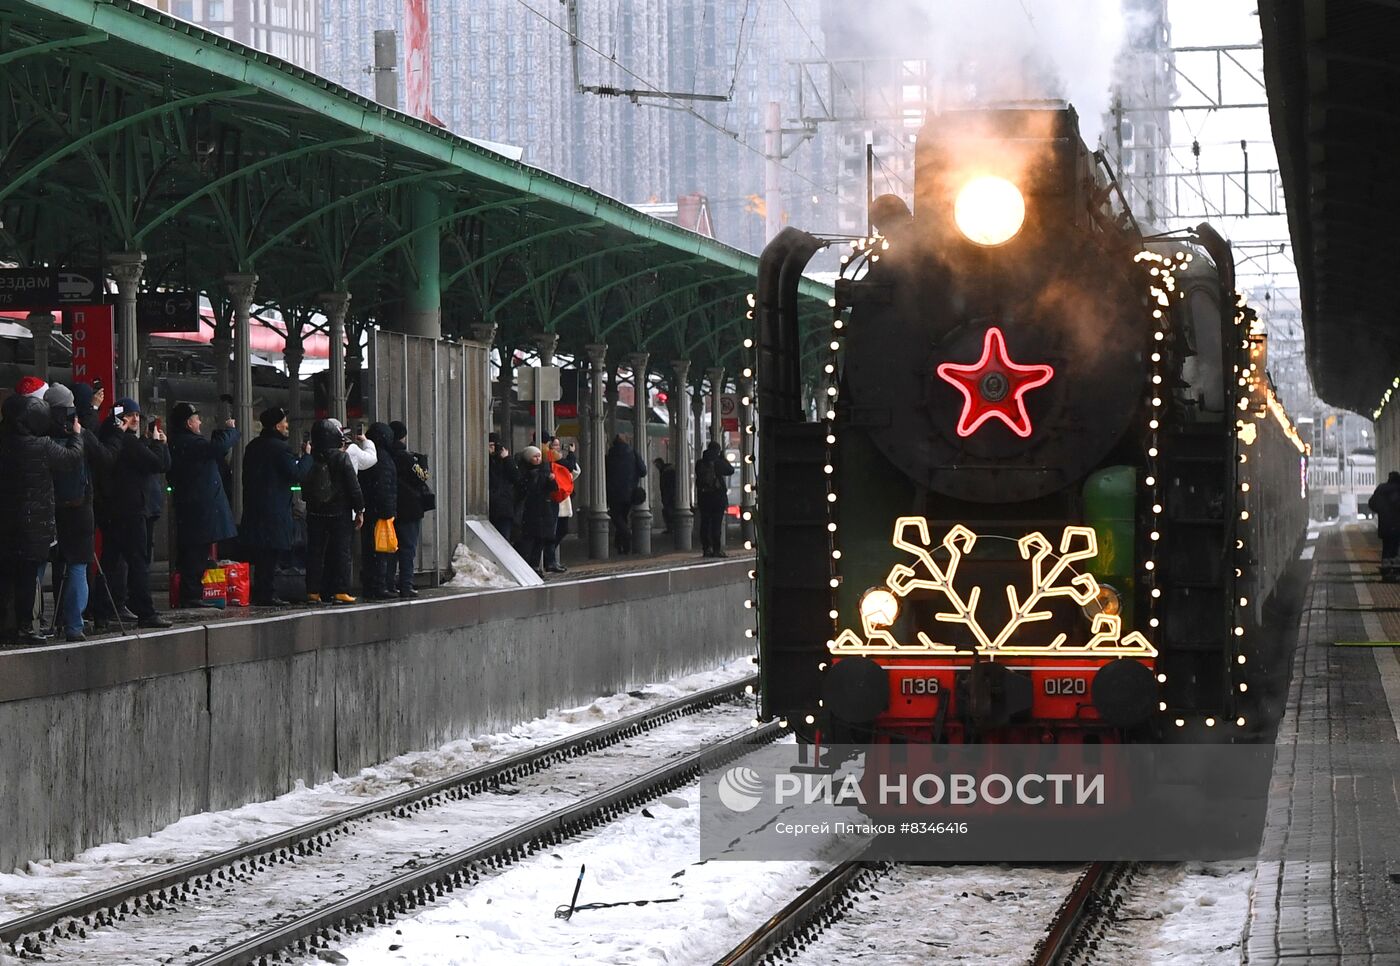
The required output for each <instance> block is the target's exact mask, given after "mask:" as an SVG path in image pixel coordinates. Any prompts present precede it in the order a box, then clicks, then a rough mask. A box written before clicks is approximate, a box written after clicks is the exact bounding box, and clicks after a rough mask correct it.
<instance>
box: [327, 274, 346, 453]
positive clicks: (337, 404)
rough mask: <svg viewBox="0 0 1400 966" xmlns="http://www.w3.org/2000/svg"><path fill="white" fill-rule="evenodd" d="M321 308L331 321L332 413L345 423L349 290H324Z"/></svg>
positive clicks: (330, 382)
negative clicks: (346, 337) (346, 318)
mask: <svg viewBox="0 0 1400 966" xmlns="http://www.w3.org/2000/svg"><path fill="white" fill-rule="evenodd" d="M320 302H321V308H322V309H323V310H325V313H326V320H327V322H328V323H329V324H328V325H327V327H326V331H327V333H328V335H329V337H330V343H331V358H330V367H329V369H328V370H327V373H326V377H327V384H328V389H329V391H330V399H329V400H328V402H329V403H330V414H331V417H332V418H333V419H338V420H340V423H341V425H342V426H343V425H344V424H345V418H346V417H345V313H346V312H348V311H349V310H350V293H349V292H323V293H321V297H320Z"/></svg>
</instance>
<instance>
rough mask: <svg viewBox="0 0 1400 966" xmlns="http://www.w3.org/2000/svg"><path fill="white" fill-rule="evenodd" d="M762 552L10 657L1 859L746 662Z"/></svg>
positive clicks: (158, 823) (141, 827)
mask: <svg viewBox="0 0 1400 966" xmlns="http://www.w3.org/2000/svg"><path fill="white" fill-rule="evenodd" d="M749 566H751V565H750V564H749V563H748V562H747V561H742V560H741V561H728V562H724V563H715V564H705V565H696V566H691V567H685V568H681V569H677V570H669V571H652V572H644V573H636V574H626V575H620V576H614V577H611V578H606V579H604V578H595V579H589V580H580V581H571V582H567V583H552V584H549V585H546V586H543V587H526V588H519V589H512V590H504V591H490V592H482V593H474V594H465V595H460V596H455V597H446V598H432V599H426V600H421V601H414V602H411V603H400V604H391V605H387V606H376V607H350V608H344V609H336V610H331V611H324V610H323V611H315V612H305V613H297V614H288V615H285V616H281V617H272V618H265V619H261V620H247V621H224V622H219V623H211V624H208V625H201V626H194V627H181V628H176V629H173V630H170V631H162V632H156V633H152V634H148V635H144V636H143V637H142V638H140V639H137V638H125V639H122V640H119V641H117V642H114V643H104V644H85V645H63V646H55V647H48V648H38V649H34V650H28V651H20V652H12V653H0V763H3V768H4V771H3V778H0V869H10V868H14V867H16V866H21V865H23V863H24V862H26V861H29V860H33V859H39V858H44V857H49V858H54V859H62V858H67V857H70V856H72V855H74V854H76V853H77V852H80V851H82V850H83V849H85V848H88V847H90V846H92V845H96V844H99V843H102V842H109V841H113V840H119V839H126V838H130V837H133V836H137V835H142V834H146V833H149V832H151V831H154V830H156V829H158V828H161V827H162V826H164V825H167V824H169V823H170V822H173V821H175V820H176V819H178V818H180V817H181V816H184V815H189V814H194V813H198V812H202V811H209V810H216V809H224V808H230V807H233V806H236V805H239V804H242V803H244V802H249V801H259V800H264V799H268V798H273V797H275V796H277V795H280V794H282V793H284V792H286V791H288V790H290V789H291V788H292V787H293V785H294V784H295V782H296V781H297V780H298V779H300V780H303V781H305V782H307V783H308V784H312V783H315V782H319V781H324V780H325V779H327V778H329V777H331V775H332V774H333V773H339V774H342V775H346V774H353V773H354V772H356V771H358V770H359V769H360V768H363V767H365V766H366V765H371V764H374V763H375V762H379V761H382V760H384V759H386V758H390V757H393V756H394V755H397V754H402V753H404V752H407V751H412V750H415V749H423V748H431V747H436V746H437V745H439V744H442V743H444V742H446V741H451V740H454V739H457V738H463V737H468V736H471V735H474V734H480V733H483V732H490V731H496V730H502V729H505V728H508V727H509V726H510V725H512V724H514V723H516V722H518V721H521V720H527V719H530V718H533V717H537V716H539V715H541V714H544V713H546V712H548V711H549V710H550V709H551V708H556V707H560V706H568V705H574V704H582V703H585V702H587V701H588V700H590V699H592V698H594V697H596V696H598V695H600V694H611V693H613V692H616V691H619V690H625V689H628V688H632V687H636V686H637V685H639V684H642V683H645V682H648V681H657V680H665V679H667V678H671V677H676V676H678V675H682V674H686V673H690V672H693V671H699V670H704V669H707V668H712V667H714V666H716V665H717V664H719V663H720V662H722V661H725V660H729V659H732V658H734V657H737V656H738V655H740V654H742V653H745V652H746V648H745V645H746V644H747V643H748V642H747V641H746V640H745V638H744V635H743V628H744V626H745V616H746V615H747V612H746V611H745V610H744V609H743V600H744V597H745V596H746V593H747V586H748V581H747V570H748V568H749Z"/></svg>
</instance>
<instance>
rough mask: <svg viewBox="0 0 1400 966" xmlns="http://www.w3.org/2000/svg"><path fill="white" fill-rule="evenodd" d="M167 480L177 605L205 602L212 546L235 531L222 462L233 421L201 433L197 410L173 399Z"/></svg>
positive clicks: (234, 434) (234, 433)
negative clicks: (172, 514) (176, 571)
mask: <svg viewBox="0 0 1400 966" xmlns="http://www.w3.org/2000/svg"><path fill="white" fill-rule="evenodd" d="M170 423H171V425H170V472H169V474H168V475H167V478H168V479H169V480H170V489H171V497H172V502H173V503H174V505H175V533H176V546H177V548H178V564H179V568H180V605H181V606H182V607H201V606H203V604H204V571H205V570H206V569H207V568H208V566H209V551H210V547H211V546H212V545H213V544H216V543H218V542H219V541H220V540H227V539H228V538H229V537H231V536H233V535H234V534H236V533H237V532H238V528H237V527H236V526H234V523H233V511H232V510H231V509H230V508H229V502H228V495H227V493H225V491H224V481H223V473H222V471H221V466H222V465H223V462H224V458H225V457H227V456H228V454H229V451H230V450H232V449H233V447H234V444H235V443H237V442H238V429H237V427H236V424H235V423H234V421H233V420H232V419H226V420H224V425H223V426H222V427H221V428H220V429H216V430H214V433H213V435H212V436H211V437H209V438H205V437H204V436H202V435H200V428H201V425H202V423H201V420H200V416H199V410H198V409H197V408H195V406H194V405H193V404H191V403H184V402H182V403H176V404H175V407H174V408H173V409H172V410H171V411H170Z"/></svg>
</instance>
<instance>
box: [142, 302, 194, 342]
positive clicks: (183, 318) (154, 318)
mask: <svg viewBox="0 0 1400 966" xmlns="http://www.w3.org/2000/svg"><path fill="white" fill-rule="evenodd" d="M136 330H137V331H138V332H143V333H146V332H198V331H199V296H198V295H197V294H195V293H194V292H146V293H143V294H141V295H138V296H136Z"/></svg>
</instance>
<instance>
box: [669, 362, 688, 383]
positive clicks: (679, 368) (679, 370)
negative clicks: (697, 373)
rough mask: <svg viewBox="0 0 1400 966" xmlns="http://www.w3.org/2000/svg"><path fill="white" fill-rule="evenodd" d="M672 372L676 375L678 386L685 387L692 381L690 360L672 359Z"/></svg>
mask: <svg viewBox="0 0 1400 966" xmlns="http://www.w3.org/2000/svg"><path fill="white" fill-rule="evenodd" d="M671 371H672V372H674V373H675V374H676V385H678V386H684V385H685V384H686V383H687V382H688V381H689V380H690V360H689V359H672V360H671Z"/></svg>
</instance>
